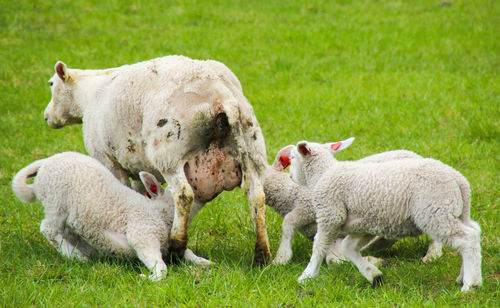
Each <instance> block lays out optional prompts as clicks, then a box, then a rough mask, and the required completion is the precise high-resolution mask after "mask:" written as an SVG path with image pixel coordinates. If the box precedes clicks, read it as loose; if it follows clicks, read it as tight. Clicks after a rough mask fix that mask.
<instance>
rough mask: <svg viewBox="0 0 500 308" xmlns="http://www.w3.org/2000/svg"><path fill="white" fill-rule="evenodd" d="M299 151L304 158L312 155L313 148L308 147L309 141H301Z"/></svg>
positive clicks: (298, 144)
mask: <svg viewBox="0 0 500 308" xmlns="http://www.w3.org/2000/svg"><path fill="white" fill-rule="evenodd" d="M297 151H299V153H300V154H301V155H302V156H309V155H311V148H310V147H309V146H308V145H307V141H300V142H299V143H297Z"/></svg>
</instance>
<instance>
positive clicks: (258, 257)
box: [253, 243, 271, 266]
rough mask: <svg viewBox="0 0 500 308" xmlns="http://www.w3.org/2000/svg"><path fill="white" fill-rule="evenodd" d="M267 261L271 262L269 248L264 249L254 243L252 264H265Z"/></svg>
mask: <svg viewBox="0 0 500 308" xmlns="http://www.w3.org/2000/svg"><path fill="white" fill-rule="evenodd" d="M269 263H271V252H270V251H269V249H264V248H262V247H260V246H259V245H258V244H257V243H256V244H255V252H254V256H253V266H261V265H267V264H269Z"/></svg>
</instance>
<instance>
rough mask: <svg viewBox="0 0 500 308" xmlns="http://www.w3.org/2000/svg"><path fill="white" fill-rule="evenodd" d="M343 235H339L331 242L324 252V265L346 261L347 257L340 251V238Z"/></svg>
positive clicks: (341, 238)
mask: <svg viewBox="0 0 500 308" xmlns="http://www.w3.org/2000/svg"><path fill="white" fill-rule="evenodd" d="M343 239H344V238H343V237H339V238H338V239H336V240H335V242H333V244H332V245H331V246H330V247H329V248H328V251H327V253H326V265H328V266H330V265H333V264H336V263H340V262H342V261H346V260H347V259H346V258H345V257H344V254H343V253H342V247H341V245H342V240H343Z"/></svg>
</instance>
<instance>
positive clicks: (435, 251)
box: [422, 240, 443, 263]
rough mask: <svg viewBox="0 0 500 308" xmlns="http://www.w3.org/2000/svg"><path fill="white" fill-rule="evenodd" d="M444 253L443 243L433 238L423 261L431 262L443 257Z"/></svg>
mask: <svg viewBox="0 0 500 308" xmlns="http://www.w3.org/2000/svg"><path fill="white" fill-rule="evenodd" d="M442 255H443V245H442V244H441V243H440V242H438V241H436V240H431V243H430V244H429V248H428V249H427V253H426V254H425V256H424V257H423V258H422V261H423V262H424V263H427V262H431V261H432V260H435V259H437V258H439V257H441V256H442Z"/></svg>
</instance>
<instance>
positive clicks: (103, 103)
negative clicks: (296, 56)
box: [44, 56, 270, 258]
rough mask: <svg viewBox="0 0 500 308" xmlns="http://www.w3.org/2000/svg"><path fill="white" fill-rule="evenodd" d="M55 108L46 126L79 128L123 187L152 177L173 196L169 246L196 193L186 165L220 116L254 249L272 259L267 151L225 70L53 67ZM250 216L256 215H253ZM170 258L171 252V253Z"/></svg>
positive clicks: (175, 61)
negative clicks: (237, 174)
mask: <svg viewBox="0 0 500 308" xmlns="http://www.w3.org/2000/svg"><path fill="white" fill-rule="evenodd" d="M55 69H56V74H54V76H53V77H52V78H51V79H50V82H51V83H52V84H53V85H52V100H51V101H50V103H49V104H48V106H47V108H46V110H45V113H44V115H45V119H46V120H47V123H48V124H49V125H50V126H51V127H53V128H59V127H62V126H64V125H69V124H75V123H82V122H83V137H84V143H85V148H86V150H87V152H88V153H89V154H90V156H92V157H94V158H96V159H97V160H99V161H100V162H101V163H102V164H104V166H105V167H107V168H108V169H110V170H111V172H112V173H113V174H114V176H115V177H117V178H118V179H119V180H120V181H121V182H122V183H123V184H125V185H128V186H130V182H129V178H132V180H133V182H132V187H133V188H134V189H135V190H138V191H140V190H141V189H143V188H142V186H141V185H140V182H139V178H138V174H139V171H147V172H150V173H152V174H154V175H155V176H156V177H157V178H158V179H160V181H166V182H167V183H168V184H169V187H170V188H171V190H172V194H173V197H174V203H175V215H174V222H173V227H172V233H171V240H172V242H176V243H179V245H180V247H182V246H183V245H185V243H186V240H187V226H188V224H189V219H190V217H191V215H190V211H191V208H192V207H193V206H198V207H199V206H202V205H203V203H200V202H198V203H197V204H195V205H193V199H194V193H193V190H192V188H191V187H190V185H189V184H188V181H187V179H186V177H185V174H184V166H185V164H186V162H187V161H188V160H190V159H193V157H194V156H195V155H196V154H197V153H201V152H203V151H205V150H206V148H207V144H206V141H207V140H206V135H207V134H209V135H210V134H213V133H214V132H213V123H214V122H215V121H216V115H217V112H219V113H220V112H222V113H224V114H225V115H227V121H228V125H229V127H230V132H229V135H230V136H229V137H227V139H226V140H225V141H227V140H229V141H228V142H226V143H225V147H226V149H227V153H229V155H231V156H232V158H233V160H234V161H236V162H237V164H238V165H239V166H241V169H242V174H243V176H242V183H241V187H242V188H243V190H244V191H245V193H246V194H247V196H248V199H249V202H248V204H249V207H250V208H251V211H250V212H251V213H252V218H253V220H254V225H255V230H256V236H257V247H258V251H259V252H260V253H262V255H263V256H264V258H268V257H269V256H270V252H269V243H268V238H267V231H266V227H265V204H264V199H265V197H264V193H263V189H262V182H263V172H264V169H265V166H266V161H267V158H266V152H265V143H264V138H263V136H262V131H261V129H260V127H259V124H258V122H257V119H256V117H255V114H254V112H253V108H252V106H251V105H250V104H249V102H248V101H247V99H246V98H245V96H244V95H243V91H242V88H241V84H240V82H239V81H238V79H237V78H236V76H235V75H234V74H233V73H232V72H231V70H229V69H228V68H227V67H226V66H225V65H224V64H222V63H220V62H217V61H213V60H206V61H201V60H193V59H190V58H187V57H183V56H166V57H161V58H156V59H152V60H149V61H144V62H140V63H136V64H132V65H124V66H121V67H116V68H109V69H101V70H79V69H70V68H68V67H67V66H66V65H65V64H64V63H62V62H58V63H57V64H56V67H55ZM254 214H255V215H254ZM174 250H175V249H174Z"/></svg>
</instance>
